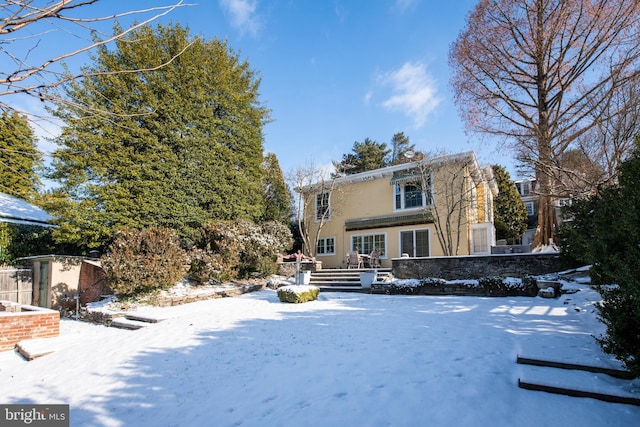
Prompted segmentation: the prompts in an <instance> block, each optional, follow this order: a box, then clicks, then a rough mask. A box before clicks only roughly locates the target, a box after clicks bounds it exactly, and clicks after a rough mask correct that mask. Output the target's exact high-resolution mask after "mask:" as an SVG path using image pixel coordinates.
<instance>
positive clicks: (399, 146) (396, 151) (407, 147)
mask: <svg viewBox="0 0 640 427" xmlns="http://www.w3.org/2000/svg"><path fill="white" fill-rule="evenodd" d="M391 146H392V147H393V149H392V150H393V151H392V153H391V163H392V164H394V165H396V164H399V163H403V162H406V161H409V160H411V157H412V156H411V155H409V154H410V153H411V152H414V151H415V149H416V148H415V147H416V146H415V144H412V143H411V142H410V141H409V137H408V136H406V135H405V134H404V132H398V133H395V134H394V135H393V138H391Z"/></svg>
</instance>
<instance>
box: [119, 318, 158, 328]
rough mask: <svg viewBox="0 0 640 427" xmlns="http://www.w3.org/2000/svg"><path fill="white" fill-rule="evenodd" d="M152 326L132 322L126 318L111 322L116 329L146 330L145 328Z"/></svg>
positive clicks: (145, 323) (137, 321)
mask: <svg viewBox="0 0 640 427" xmlns="http://www.w3.org/2000/svg"><path fill="white" fill-rule="evenodd" d="M150 324H151V323H149V322H141V321H139V320H131V319H127V318H126V317H117V318H115V319H113V320H112V321H111V326H112V327H114V328H120V329H131V330H136V329H140V328H144V327H145V326H149V325H150Z"/></svg>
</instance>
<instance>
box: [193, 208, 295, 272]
mask: <svg viewBox="0 0 640 427" xmlns="http://www.w3.org/2000/svg"><path fill="white" fill-rule="evenodd" d="M292 241H293V240H292V237H291V231H290V230H289V229H288V228H287V227H286V226H285V225H284V224H282V223H278V222H266V223H263V224H255V223H253V222H251V221H247V220H238V221H215V222H211V223H209V224H206V225H205V226H203V227H202V228H201V230H200V238H199V239H197V240H196V242H194V247H193V248H192V249H191V250H190V252H189V253H190V258H191V261H190V269H189V276H191V277H192V278H193V279H194V280H197V281H198V282H200V283H206V282H208V281H210V280H216V281H220V282H225V281H228V280H232V279H235V278H237V277H248V276H249V275H251V274H252V273H258V274H260V275H263V276H266V275H270V274H273V273H274V272H275V270H276V255H277V254H278V253H280V252H283V251H285V250H286V249H288V248H289V247H290V246H291V244H292Z"/></svg>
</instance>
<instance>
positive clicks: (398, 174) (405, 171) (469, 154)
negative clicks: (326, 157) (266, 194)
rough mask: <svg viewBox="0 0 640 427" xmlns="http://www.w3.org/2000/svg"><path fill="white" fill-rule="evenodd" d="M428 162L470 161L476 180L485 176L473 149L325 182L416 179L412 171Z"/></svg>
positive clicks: (312, 186)
mask: <svg viewBox="0 0 640 427" xmlns="http://www.w3.org/2000/svg"><path fill="white" fill-rule="evenodd" d="M425 161H426V162H427V164H428V165H429V166H430V167H432V168H438V167H440V166H441V165H444V164H447V163H450V162H459V161H464V162H470V163H471V164H472V165H473V167H472V168H471V174H472V177H473V178H474V180H476V181H477V182H478V181H479V180H480V179H482V178H484V176H483V173H482V170H481V169H480V167H479V165H478V161H477V159H476V154H475V153H474V152H473V151H465V152H462V153H458V154H448V155H444V156H438V157H432V158H429V159H426V160H418V161H414V162H407V163H401V164H399V165H393V166H387V167H384V168H380V169H374V170H370V171H366V172H360V173H354V174H351V175H345V176H341V177H339V178H336V179H335V181H333V180H326V181H325V182H324V184H325V185H326V184H328V183H329V182H333V183H334V185H335V186H341V185H348V184H355V183H357V182H363V181H371V180H375V179H383V178H389V179H390V182H391V180H394V183H395V181H396V180H399V181H402V180H405V179H406V180H407V181H408V180H412V179H415V174H413V173H412V172H411V171H412V170H415V169H416V167H417V166H418V165H420V164H421V163H422V162H425ZM322 184H323V183H313V184H309V185H305V186H303V187H302V188H299V189H296V191H301V192H303V193H306V192H310V191H318V190H319V189H321V188H322Z"/></svg>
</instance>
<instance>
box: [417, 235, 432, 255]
mask: <svg viewBox="0 0 640 427" xmlns="http://www.w3.org/2000/svg"><path fill="white" fill-rule="evenodd" d="M416 256H429V231H428V230H416Z"/></svg>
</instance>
